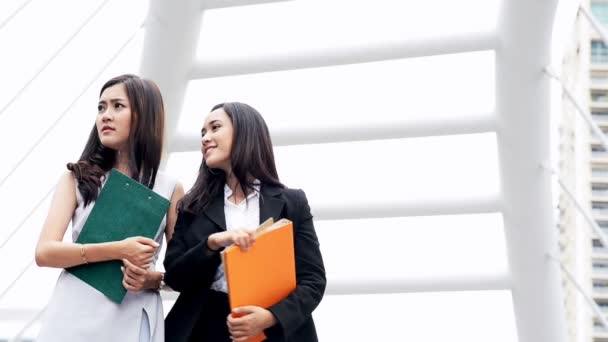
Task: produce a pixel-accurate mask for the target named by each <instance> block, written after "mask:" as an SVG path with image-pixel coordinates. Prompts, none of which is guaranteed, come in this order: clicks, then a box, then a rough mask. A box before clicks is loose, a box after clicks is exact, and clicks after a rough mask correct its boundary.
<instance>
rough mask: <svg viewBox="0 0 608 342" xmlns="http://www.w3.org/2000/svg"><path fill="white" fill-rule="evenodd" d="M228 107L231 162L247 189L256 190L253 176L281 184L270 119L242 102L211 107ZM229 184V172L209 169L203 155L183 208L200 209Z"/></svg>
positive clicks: (181, 205) (237, 177)
mask: <svg viewBox="0 0 608 342" xmlns="http://www.w3.org/2000/svg"><path fill="white" fill-rule="evenodd" d="M220 108H222V109H224V111H225V112H226V114H228V117H229V118H230V121H232V126H233V137H232V151H231V153H230V166H231V170H232V173H233V174H234V176H235V178H236V179H237V181H238V184H239V186H240V187H241V189H242V190H243V192H244V193H249V192H251V191H255V188H254V184H253V180H254V179H257V180H259V181H260V182H261V184H262V186H263V185H264V184H269V185H274V186H278V187H281V188H284V187H285V186H284V185H283V184H282V183H281V182H280V181H279V176H278V174H277V168H276V165H275V162H274V152H273V148H272V141H271V139H270V133H269V131H268V127H267V126H266V122H265V121H264V118H263V117H262V115H261V114H260V113H259V112H258V111H257V110H255V109H254V108H253V107H251V106H249V105H247V104H244V103H239V102H227V103H220V104H218V105H215V106H214V107H213V108H212V109H211V111H214V110H216V109H220ZM224 184H226V173H225V172H224V171H223V170H221V169H213V170H211V169H209V167H207V163H206V162H205V160H204V159H203V160H202V162H201V166H200V167H199V170H198V177H197V178H196V182H195V183H194V186H192V189H190V191H188V193H186V195H185V196H184V198H183V199H182V200H181V201H180V204H179V210H184V211H187V212H191V213H195V214H197V213H200V212H202V211H203V210H205V208H206V207H207V206H208V205H209V204H210V203H211V201H212V200H213V199H214V198H216V197H217V196H219V195H220V194H221V193H222V192H223V189H224Z"/></svg>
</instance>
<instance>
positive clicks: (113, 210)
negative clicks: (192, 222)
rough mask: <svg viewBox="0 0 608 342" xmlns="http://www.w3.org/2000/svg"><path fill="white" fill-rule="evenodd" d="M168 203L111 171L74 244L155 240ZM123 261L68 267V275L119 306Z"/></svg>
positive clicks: (122, 294)
mask: <svg viewBox="0 0 608 342" xmlns="http://www.w3.org/2000/svg"><path fill="white" fill-rule="evenodd" d="M169 203H170V202H169V200H167V199H166V198H164V197H162V196H160V195H159V194H157V193H155V192H154V191H152V190H150V189H149V188H147V187H146V186H144V185H143V184H141V183H139V182H137V181H136V180H134V179H131V178H130V177H128V176H126V175H124V174H122V173H120V172H118V171H117V170H115V169H112V170H111V171H110V173H109V176H108V179H107V181H106V183H105V185H104V186H103V188H102V189H101V191H100V193H99V196H98V197H97V200H96V201H95V205H94V207H93V209H92V210H91V213H90V214H89V217H88V218H87V221H86V222H85V224H84V226H83V227H82V231H81V232H80V235H79V236H78V239H77V240H76V242H77V243H98V242H109V241H119V240H123V239H126V238H129V237H133V236H145V237H148V238H151V239H154V238H155V237H156V235H157V233H158V230H159V227H160V224H161V222H162V220H163V218H164V216H165V214H166V213H167V209H168V208H169ZM121 266H122V261H119V260H111V261H104V262H95V263H90V264H84V265H79V266H75V267H70V268H68V269H67V271H68V272H70V273H72V274H73V275H74V276H76V277H78V278H80V279H81V280H82V281H84V282H85V283H87V284H89V285H91V286H92V287H94V288H95V289H97V290H98V291H100V292H101V293H103V294H104V295H106V296H107V297H108V298H109V299H111V300H112V301H114V302H116V303H121V302H122V299H123V298H124V296H125V294H126V293H127V290H126V289H125V288H124V286H123V285H122V279H123V274H122V271H121V269H120V268H121Z"/></svg>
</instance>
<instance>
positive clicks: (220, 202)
mask: <svg viewBox="0 0 608 342" xmlns="http://www.w3.org/2000/svg"><path fill="white" fill-rule="evenodd" d="M204 212H205V215H207V217H209V218H210V219H211V221H213V222H215V224H217V225H218V226H219V227H220V228H221V230H226V215H224V191H221V192H220V196H217V197H216V198H215V200H213V202H211V204H209V206H208V207H207V208H206V209H205V210H204Z"/></svg>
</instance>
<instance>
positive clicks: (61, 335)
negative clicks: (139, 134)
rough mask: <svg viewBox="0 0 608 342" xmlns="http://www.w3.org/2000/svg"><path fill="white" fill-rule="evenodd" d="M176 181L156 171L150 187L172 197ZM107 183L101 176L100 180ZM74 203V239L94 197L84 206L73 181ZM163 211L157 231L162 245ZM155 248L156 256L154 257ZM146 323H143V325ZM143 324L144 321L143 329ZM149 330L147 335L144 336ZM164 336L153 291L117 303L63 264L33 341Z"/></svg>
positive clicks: (158, 341)
mask: <svg viewBox="0 0 608 342" xmlns="http://www.w3.org/2000/svg"><path fill="white" fill-rule="evenodd" d="M176 183H177V181H176V180H175V179H173V178H171V177H168V176H167V175H165V174H163V173H161V172H159V173H158V174H157V176H156V182H155V184H154V189H153V190H154V192H156V193H158V194H159V195H161V196H163V197H165V198H167V199H171V196H172V195H173V191H174V190H175V186H176ZM104 184H105V182H104ZM76 197H77V201H78V207H77V208H76V211H74V215H73V217H72V241H76V239H77V238H78V235H79V234H80V231H81V229H82V226H83V225H84V222H85V221H86V219H87V217H88V216H89V214H90V213H91V210H92V209H93V205H94V204H95V203H94V202H93V203H91V204H89V205H88V206H86V207H84V200H83V198H82V195H81V194H80V191H79V190H78V187H76ZM165 224H166V216H165V218H164V219H163V221H162V223H161V225H160V227H159V229H158V233H157V236H156V239H155V240H156V242H158V243H159V244H161V245H162V243H163V236H164V232H165ZM160 249H161V248H160V247H159V248H158V249H157V253H156V256H155V258H154V262H155V263H156V259H157V258H158V253H159V252H160ZM146 326H147V327H146ZM143 327H146V328H145V329H144V328H143ZM148 336H149V337H148ZM144 340H145V341H150V342H163V341H164V340H165V325H164V314H163V305H162V300H161V298H160V295H159V294H158V292H156V291H152V290H145V291H140V292H127V294H126V295H125V298H124V299H123V301H122V303H121V304H116V303H114V302H112V301H111V300H109V299H108V298H107V297H105V296H104V295H103V294H101V293H100V292H98V291H97V290H95V289H94V288H93V287H91V286H89V285H88V284H86V283H85V282H83V281H81V280H80V279H78V278H76V277H75V276H73V275H72V274H71V273H68V272H66V271H65V270H64V271H63V272H61V274H60V275H59V278H58V279H57V285H56V287H55V290H54V292H53V294H52V296H51V299H50V301H49V303H48V305H47V307H46V310H45V313H44V315H43V318H42V327H41V329H40V334H39V336H38V338H37V339H36V341H37V342H65V341H73V342H80V341H82V342H85V341H86V342H97V341H99V342H122V341H125V342H138V341H144Z"/></svg>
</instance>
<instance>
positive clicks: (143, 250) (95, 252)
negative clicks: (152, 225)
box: [36, 75, 184, 342]
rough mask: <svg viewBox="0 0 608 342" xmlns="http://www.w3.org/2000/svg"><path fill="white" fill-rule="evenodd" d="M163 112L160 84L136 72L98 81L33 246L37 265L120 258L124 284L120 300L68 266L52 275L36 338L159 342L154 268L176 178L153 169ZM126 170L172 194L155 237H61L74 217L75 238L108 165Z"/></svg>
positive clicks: (168, 225) (176, 191) (176, 196)
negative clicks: (91, 120) (89, 120)
mask: <svg viewBox="0 0 608 342" xmlns="http://www.w3.org/2000/svg"><path fill="white" fill-rule="evenodd" d="M164 116H165V113H164V107H163V100H162V97H161V94H160V90H159V89H158V86H157V85H156V84H155V83H154V82H152V81H150V80H146V79H142V78H140V77H138V76H135V75H122V76H118V77H115V78H113V79H111V80H109V81H108V82H106V84H104V86H103V87H102V88H101V92H100V97H99V104H98V112H97V118H96V120H95V125H94V127H93V129H92V131H91V133H90V136H89V139H88V141H87V143H86V146H85V148H84V151H83V152H82V155H81V156H80V158H79V160H78V162H76V163H69V164H68V165H67V168H68V170H69V171H66V172H65V173H64V174H63V175H62V176H61V178H60V179H59V182H58V184H57V187H56V189H55V194H54V196H53V200H52V202H51V206H50V209H49V213H48V216H47V218H46V221H45V223H44V226H43V228H42V231H41V233H40V238H39V241H38V245H37V247H36V263H37V264H38V266H43V267H55V268H68V267H71V266H76V265H81V264H86V263H93V262H101V261H108V260H122V261H123V264H124V267H123V274H124V278H123V285H124V286H125V288H126V289H127V290H128V292H127V294H126V296H125V297H124V299H123V301H122V303H120V304H117V303H114V302H113V301H111V300H110V299H108V298H107V297H105V296H104V295H103V294H102V293H101V292H98V291H97V290H96V289H94V288H93V287H91V286H89V285H88V284H86V283H85V282H83V281H81V280H80V279H78V278H76V277H75V276H73V275H72V274H71V273H69V272H66V271H65V270H64V271H63V272H61V275H60V276H59V278H58V279H57V285H56V287H55V291H54V292H53V295H52V296H51V299H50V301H49V304H48V305H47V307H46V310H45V314H44V316H43V323H42V328H41V330H40V334H39V336H38V339H37V341H39V342H47V341H53V342H54V341H62V342H63V341H75V342H78V341H87V342H92V341H104V342H108V341H112V342H118V341H134V342H137V341H154V342H162V341H164V324H163V310H162V301H161V299H160V296H159V294H158V291H157V290H158V289H159V288H160V286H161V283H162V279H163V274H162V273H160V272H156V271H155V270H154V264H155V262H156V259H157V256H158V252H159V251H160V245H161V244H162V240H163V235H165V236H166V238H167V240H169V239H170V238H171V235H172V233H173V227H174V225H175V219H176V204H177V201H179V200H180V199H181V197H182V196H183V192H184V191H183V188H182V186H181V184H179V183H178V182H176V181H175V180H174V179H172V178H170V177H168V176H166V175H164V174H162V173H160V172H158V168H159V164H160V161H161V154H162V147H163V141H164V134H163V133H164V121H165V118H164ZM112 168H115V169H117V170H118V171H120V172H122V173H123V174H125V175H128V176H130V177H131V178H133V179H135V180H137V181H139V182H141V183H142V184H144V185H145V186H147V187H149V188H150V189H153V190H154V191H155V192H157V193H158V194H160V195H161V196H163V197H165V198H167V199H170V201H171V205H170V207H169V210H168V211H167V215H166V216H165V218H164V219H163V222H162V223H161V225H160V227H159V228H158V233H157V237H156V239H154V240H153V239H148V238H145V237H132V238H128V239H125V240H122V241H115V242H107V243H92V244H79V243H73V242H69V243H68V242H62V239H63V236H64V234H65V231H66V229H67V227H68V225H69V224H70V222H71V223H72V241H76V239H77V238H78V235H79V234H80V231H81V229H82V227H83V225H84V222H85V221H86V219H87V217H88V215H89V213H90V212H91V210H92V208H93V206H94V205H95V199H96V198H97V196H98V194H99V191H100V189H101V188H102V187H103V185H104V183H105V179H106V177H107V175H108V173H109V171H110V170H111V169H112Z"/></svg>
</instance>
